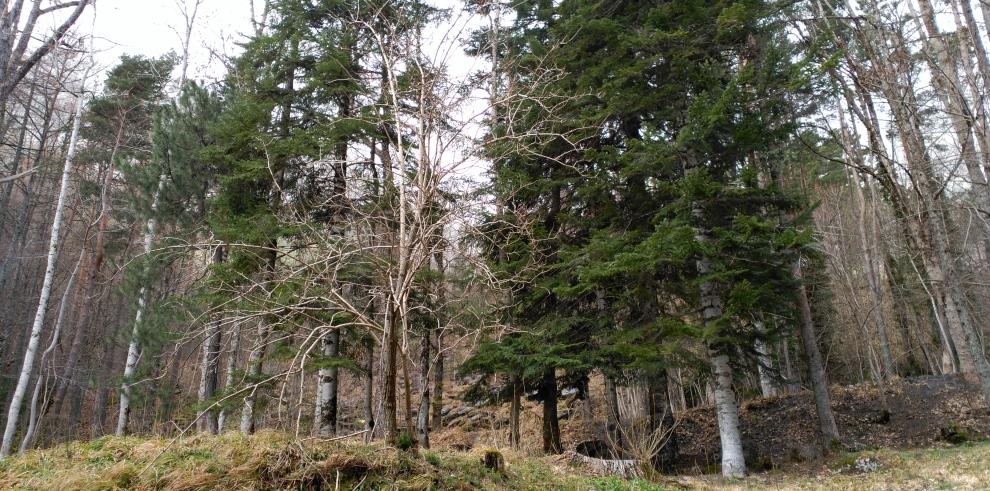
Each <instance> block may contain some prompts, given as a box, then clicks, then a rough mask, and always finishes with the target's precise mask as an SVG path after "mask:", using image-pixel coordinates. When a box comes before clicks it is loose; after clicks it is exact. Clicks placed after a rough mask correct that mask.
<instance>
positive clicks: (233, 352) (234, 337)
mask: <svg viewBox="0 0 990 491" xmlns="http://www.w3.org/2000/svg"><path fill="white" fill-rule="evenodd" d="M240 349H241V323H240V322H237V323H235V324H234V327H233V332H232V333H231V335H230V351H229V352H228V353H227V369H226V370H225V374H224V384H225V386H226V388H227V389H228V390H229V389H230V388H231V386H233V385H234V370H235V369H236V368H237V354H238V352H239V351H240ZM226 423H227V408H226V407H223V408H221V409H220V414H219V415H218V416H217V432H218V433H223V429H224V427H225V425H226Z"/></svg>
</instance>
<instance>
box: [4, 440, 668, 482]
mask: <svg viewBox="0 0 990 491" xmlns="http://www.w3.org/2000/svg"><path fill="white" fill-rule="evenodd" d="M505 457H506V470H505V472H504V473H499V472H493V471H490V470H488V469H486V468H485V467H484V466H483V465H482V463H481V453H480V451H476V452H430V451H422V452H420V453H418V454H416V453H410V452H400V451H398V450H396V449H393V448H387V447H384V446H382V445H374V444H372V445H366V444H363V443H357V442H321V441H318V440H306V441H296V440H293V439H291V438H290V437H288V436H286V435H283V434H279V433H275V432H262V433H259V434H257V435H253V436H244V435H240V434H237V433H230V434H226V435H221V436H217V437H210V436H191V437H188V438H184V439H182V440H179V441H176V442H175V443H174V444H171V445H169V442H168V441H166V440H163V439H160V438H143V437H124V438H117V437H104V438H100V439H98V440H94V441H92V442H76V443H72V444H69V445H64V446H59V447H55V448H50V449H45V450H37V451H33V452H28V453H26V454H24V455H20V456H16V457H12V458H9V459H5V460H2V461H0V489H37V490H104V489H136V490H150V489H164V490H208V489H259V490H260V489H335V488H336V487H337V486H338V483H339V488H340V489H363V490H378V489H408V490H419V489H422V490H429V489H440V490H455V489H457V490H460V489H493V490H503V489H504V490H510V489H512V490H515V489H518V490H537V489H563V490H567V489H572V490H588V489H603V490H622V489H637V490H647V489H660V488H659V487H656V486H652V485H649V484H646V483H637V482H625V481H621V480H618V479H607V478H604V479H603V478H594V477H589V476H584V475H581V474H580V473H578V472H576V471H575V469H573V468H569V467H566V466H558V465H555V463H554V462H552V461H550V460H543V459H532V458H527V457H525V456H523V455H520V454H511V453H510V454H507V455H506V456H505Z"/></svg>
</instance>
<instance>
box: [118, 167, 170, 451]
mask: <svg viewBox="0 0 990 491" xmlns="http://www.w3.org/2000/svg"><path fill="white" fill-rule="evenodd" d="M165 182H166V176H165V174H161V175H160V176H159V177H158V187H157V188H156V189H155V196H154V198H152V201H151V217H150V218H148V221H147V223H145V233H144V244H143V246H144V248H143V253H144V254H143V255H144V258H145V260H148V258H150V256H151V246H152V245H153V244H154V241H155V234H156V233H157V231H158V220H157V217H156V216H155V215H156V214H157V212H158V201H159V199H160V198H161V195H162V192H163V191H164V189H165ZM146 271H147V269H146ZM147 304H148V286H147V285H143V286H142V287H141V290H140V291H139V292H138V305H137V312H136V313H135V314H134V327H133V329H132V330H131V340H130V343H129V344H128V346H127V363H126V364H125V365H124V381H123V382H122V383H121V384H120V404H119V408H118V412H117V430H116V431H115V432H114V434H115V435H117V436H123V435H125V434H126V433H127V420H128V418H129V417H130V412H131V384H132V383H133V379H134V375H135V373H137V364H138V360H139V358H140V351H141V344H140V342H141V321H142V320H143V319H144V312H145V308H146V307H147Z"/></svg>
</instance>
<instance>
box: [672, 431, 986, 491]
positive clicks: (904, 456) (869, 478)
mask: <svg viewBox="0 0 990 491" xmlns="http://www.w3.org/2000/svg"><path fill="white" fill-rule="evenodd" d="M861 458H873V459H875V460H876V461H877V462H879V464H880V468H879V470H877V471H874V472H868V473H857V472H855V471H851V470H850V468H851V467H852V464H853V463H854V462H855V461H856V460H857V459H861ZM681 483H682V484H683V485H685V486H687V487H691V488H695V489H706V490H707V489H720V490H721V489H734V490H743V489H789V490H790V489H828V490H832V489H834V490H840V489H841V490H846V489H857V490H858V489H896V490H911V489H918V490H921V489H925V490H929V489H988V488H990V442H981V443H968V444H964V445H960V446H957V447H949V448H928V449H918V450H903V451H894V450H871V451H864V452H859V453H855V454H846V455H841V456H838V457H836V458H834V459H833V460H832V461H831V462H829V464H828V465H827V466H825V467H822V466H821V465H818V466H815V467H803V468H802V467H791V468H786V469H782V470H777V471H773V472H769V473H766V474H759V475H754V476H750V477H747V478H745V479H741V480H735V481H730V482H726V481H724V480H721V479H715V478H710V477H694V478H685V479H682V480H681Z"/></svg>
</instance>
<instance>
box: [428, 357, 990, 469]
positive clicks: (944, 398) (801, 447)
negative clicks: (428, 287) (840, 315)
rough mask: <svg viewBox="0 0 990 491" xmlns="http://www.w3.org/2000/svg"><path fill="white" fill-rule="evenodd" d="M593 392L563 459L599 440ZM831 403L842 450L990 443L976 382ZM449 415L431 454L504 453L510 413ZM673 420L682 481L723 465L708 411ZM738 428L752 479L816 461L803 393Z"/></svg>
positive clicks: (573, 423) (839, 395) (567, 414)
mask: <svg viewBox="0 0 990 491" xmlns="http://www.w3.org/2000/svg"><path fill="white" fill-rule="evenodd" d="M595 385H596V384H594V383H593V384H592V387H591V391H590V392H591V394H592V397H591V399H590V401H582V400H574V399H573V398H567V397H565V398H564V399H563V400H562V402H561V404H560V408H561V439H562V441H563V444H564V447H565V450H574V449H575V448H576V447H577V445H578V444H580V443H582V442H586V441H592V440H596V439H604V438H605V436H604V434H603V433H604V431H603V429H602V428H601V425H600V423H597V422H598V421H603V420H604V418H603V416H602V414H600V413H601V411H602V410H603V408H604V401H603V400H602V398H601V390H596V388H597V387H595ZM831 396H832V408H833V411H834V412H835V417H836V422H837V424H838V426H839V432H840V434H841V440H842V448H841V449H839V450H843V451H861V450H866V449H874V448H891V449H912V448H926V447H939V446H950V445H953V444H956V443H959V442H961V441H968V440H982V439H985V438H987V436H988V435H990V411H988V410H987V409H986V407H985V405H984V404H983V402H982V400H981V397H980V395H979V392H978V390H977V389H976V387H975V385H974V384H973V382H970V381H967V380H965V379H963V378H962V377H959V376H948V377H935V376H929V377H915V378H910V379H902V380H898V381H895V382H892V383H890V384H888V385H887V386H886V387H884V388H882V389H881V388H879V387H877V386H874V385H868V384H864V385H854V386H833V387H832V390H831ZM446 408H447V409H445V412H446V415H445V427H446V428H445V429H444V430H442V431H440V432H438V434H437V435H436V436H435V437H434V439H433V441H434V445H438V446H440V447H447V448H452V449H455V450H468V449H471V448H477V447H483V446H494V447H504V446H506V445H507V437H508V408H507V407H498V408H493V407H476V406H471V405H467V404H464V403H462V402H458V401H456V398H451V399H450V400H449V401H447V404H446ZM522 414H523V416H522V422H521V426H522V437H523V449H524V451H527V452H529V453H531V454H534V455H535V454H538V453H539V450H540V448H541V432H540V429H541V422H542V421H541V411H540V406H539V405H538V404H537V403H535V402H530V401H527V402H526V403H525V404H524V410H523V413H522ZM676 420H677V422H678V423H677V427H676V430H675V435H676V439H677V442H678V447H679V458H678V462H677V464H676V467H677V468H678V470H679V472H681V473H689V474H691V473H707V472H712V471H714V470H715V469H716V466H717V464H718V462H719V460H720V458H721V456H720V454H719V439H718V428H717V424H716V421H715V411H714V408H713V407H710V406H708V407H698V408H694V409H691V410H688V411H684V412H682V413H679V414H677V415H676ZM740 422H741V425H742V430H743V444H744V448H745V450H746V454H747V455H746V460H747V463H748V464H749V466H750V469H751V470H753V471H761V470H768V469H771V468H774V467H778V466H781V465H785V464H793V463H797V462H812V461H817V460H819V459H820V458H821V457H822V452H821V445H820V443H819V438H818V429H817V427H818V426H817V419H816V416H815V409H814V403H813V400H812V397H811V393H810V392H800V393H796V394H789V395H783V396H778V397H772V398H757V399H751V400H748V401H745V402H743V404H742V406H741V411H740Z"/></svg>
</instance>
